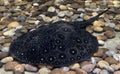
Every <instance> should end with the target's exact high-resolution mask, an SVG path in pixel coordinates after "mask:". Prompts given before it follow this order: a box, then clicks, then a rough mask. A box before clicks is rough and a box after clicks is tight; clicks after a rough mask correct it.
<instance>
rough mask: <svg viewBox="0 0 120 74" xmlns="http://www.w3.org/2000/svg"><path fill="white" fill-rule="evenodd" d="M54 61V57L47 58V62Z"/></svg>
mask: <svg viewBox="0 0 120 74" xmlns="http://www.w3.org/2000/svg"><path fill="white" fill-rule="evenodd" d="M55 59H56V57H54V56H50V57H48V61H50V62H54V61H55Z"/></svg>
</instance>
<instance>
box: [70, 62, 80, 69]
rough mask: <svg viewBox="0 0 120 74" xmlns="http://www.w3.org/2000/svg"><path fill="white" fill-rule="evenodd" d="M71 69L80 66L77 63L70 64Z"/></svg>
mask: <svg viewBox="0 0 120 74" xmlns="http://www.w3.org/2000/svg"><path fill="white" fill-rule="evenodd" d="M70 68H71V69H73V70H74V69H76V68H80V64H79V63H75V64H73V65H72V66H70Z"/></svg>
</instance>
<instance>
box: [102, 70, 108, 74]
mask: <svg viewBox="0 0 120 74" xmlns="http://www.w3.org/2000/svg"><path fill="white" fill-rule="evenodd" d="M100 74H109V72H108V71H107V70H102V71H101V72H100Z"/></svg>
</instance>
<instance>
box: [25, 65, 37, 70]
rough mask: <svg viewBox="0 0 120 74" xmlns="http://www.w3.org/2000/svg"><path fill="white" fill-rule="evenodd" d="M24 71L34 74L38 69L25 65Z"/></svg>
mask: <svg viewBox="0 0 120 74" xmlns="http://www.w3.org/2000/svg"><path fill="white" fill-rule="evenodd" d="M25 70H27V71H31V72H36V71H37V70H38V69H37V68H36V67H34V66H32V65H29V64H25Z"/></svg>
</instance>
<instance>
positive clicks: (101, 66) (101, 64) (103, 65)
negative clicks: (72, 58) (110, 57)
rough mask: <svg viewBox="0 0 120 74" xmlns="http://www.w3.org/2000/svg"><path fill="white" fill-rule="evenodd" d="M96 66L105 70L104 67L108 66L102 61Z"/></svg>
mask: <svg viewBox="0 0 120 74" xmlns="http://www.w3.org/2000/svg"><path fill="white" fill-rule="evenodd" d="M97 65H98V66H99V67H100V68H106V67H108V66H109V63H108V62H106V61H104V60H101V61H99V62H98V64H97Z"/></svg>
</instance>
